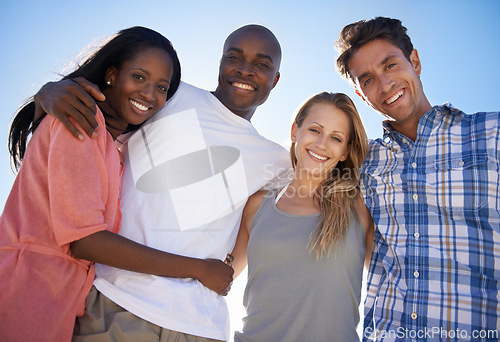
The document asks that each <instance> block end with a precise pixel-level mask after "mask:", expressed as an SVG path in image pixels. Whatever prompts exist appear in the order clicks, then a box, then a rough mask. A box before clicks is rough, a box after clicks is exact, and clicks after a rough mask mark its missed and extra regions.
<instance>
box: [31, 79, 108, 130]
mask: <svg viewBox="0 0 500 342" xmlns="http://www.w3.org/2000/svg"><path fill="white" fill-rule="evenodd" d="M34 100H35V105H36V110H35V119H38V118H40V117H42V116H44V115H45V114H50V115H52V116H54V117H56V118H57V119H58V120H59V121H61V123H62V124H63V125H64V126H65V127H66V128H67V129H68V130H69V131H70V132H71V134H73V136H74V137H75V138H77V139H80V140H83V135H82V133H81V132H80V131H79V130H78V128H76V126H75V125H74V124H73V123H72V122H71V121H70V120H69V118H70V117H71V118H73V119H74V120H75V121H76V122H78V124H79V125H80V126H81V127H82V129H83V130H84V131H85V133H86V134H87V135H88V136H89V137H91V138H94V137H95V129H96V128H97V126H98V125H97V121H96V120H95V113H96V102H95V101H96V100H97V101H104V100H105V97H104V95H103V94H102V93H101V91H100V90H99V87H97V86H96V85H95V84H93V83H91V82H89V81H87V80H86V79H84V78H82V77H77V78H75V79H73V80H72V79H64V80H61V81H58V82H49V83H47V84H45V85H44V86H43V87H42V88H41V89H40V90H39V91H38V93H37V94H36V95H35V96H34Z"/></svg>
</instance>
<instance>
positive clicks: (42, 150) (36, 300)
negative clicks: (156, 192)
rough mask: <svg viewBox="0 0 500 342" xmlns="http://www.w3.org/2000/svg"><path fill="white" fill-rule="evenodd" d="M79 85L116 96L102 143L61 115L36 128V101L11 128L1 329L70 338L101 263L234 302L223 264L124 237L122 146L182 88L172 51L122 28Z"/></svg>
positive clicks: (151, 34) (103, 116)
mask: <svg viewBox="0 0 500 342" xmlns="http://www.w3.org/2000/svg"><path fill="white" fill-rule="evenodd" d="M75 77H84V78H86V79H88V80H90V81H92V82H93V83H95V84H97V85H98V86H99V88H100V89H101V91H102V93H103V94H104V95H105V97H106V98H105V100H104V101H102V102H99V103H98V108H97V116H96V120H97V122H98V123H99V126H100V127H101V129H99V130H97V132H96V133H97V136H96V137H95V139H89V138H84V139H83V141H82V142H79V141H77V140H75V139H74V138H73V137H72V135H71V133H69V132H68V131H67V130H66V129H65V128H64V127H63V125H62V124H61V123H60V122H59V121H57V120H55V119H54V118H52V117H51V116H46V117H42V118H40V119H38V120H35V121H34V120H33V118H35V117H37V116H36V115H35V114H38V113H35V112H36V111H37V109H36V106H35V104H34V102H29V103H27V104H26V105H25V106H24V107H22V108H21V110H20V111H19V112H18V114H17V115H16V117H15V118H14V121H13V123H12V126H11V129H10V141H9V143H10V144H9V148H10V152H11V156H12V158H13V160H14V164H15V166H16V167H17V168H18V169H19V173H18V176H17V178H16V181H15V183H14V186H13V189H12V191H11V194H10V196H9V198H8V200H7V202H6V206H5V209H4V213H3V214H2V216H1V217H0V229H1V230H2V234H0V260H1V262H0V278H1V279H2V282H0V331H2V337H3V338H6V339H7V340H13V341H20V340H30V341H31V340H33V341H34V340H39V341H40V340H43V341H68V340H70V339H71V335H72V333H73V328H74V322H75V318H76V317H77V316H80V315H82V314H83V310H84V300H85V296H86V295H87V293H88V292H89V290H90V287H91V285H92V281H93V276H94V266H93V262H98V263H102V264H107V265H111V266H114V267H118V268H123V269H127V270H130V271H135V272H140V273H147V274H152V275H158V276H165V277H175V278H194V279H197V280H199V281H200V282H201V283H203V284H204V285H205V286H206V287H208V288H209V289H211V290H213V291H215V292H217V293H219V294H224V295H225V294H227V292H226V289H227V288H228V286H229V284H230V282H231V281H232V274H233V270H232V268H231V267H229V266H228V265H225V264H224V262H222V261H220V260H212V259H206V260H203V259H195V258H188V257H183V256H178V255H173V254H170V253H166V252H162V251H159V250H156V249H153V248H150V247H146V246H144V245H141V244H138V243H136V242H133V241H131V240H128V239H126V238H124V237H122V236H119V235H117V234H115V233H117V232H118V231H119V229H120V218H121V214H120V210H119V193H120V180H121V172H122V166H121V157H120V153H119V151H118V150H117V149H116V147H115V140H116V139H117V137H118V136H119V135H120V134H122V133H124V132H126V131H129V130H132V129H135V128H136V127H138V125H140V124H142V123H143V122H144V121H145V120H146V119H148V118H149V117H151V116H152V115H153V114H154V113H156V112H157V111H158V110H159V109H160V108H162V106H163V105H164V104H165V102H166V101H167V99H169V98H170V97H171V96H172V95H173V94H174V93H175V91H176V90H177V87H178V85H179V82H180V63H179V60H178V58H177V54H176V52H175V50H174V49H173V47H172V45H171V43H170V42H169V41H168V40H167V39H166V38H164V37H163V36H162V35H160V34H158V33H157V32H155V31H152V30H149V29H146V28H142V27H133V28H130V29H126V30H122V31H120V32H119V33H118V34H117V35H116V36H115V37H114V38H113V39H111V40H110V41H109V42H108V43H106V44H105V45H104V46H102V47H101V48H100V49H99V50H98V51H97V52H95V53H94V54H93V55H92V56H90V57H89V58H88V59H87V60H86V61H85V62H83V63H82V64H81V66H80V67H78V69H77V70H75V71H74V72H72V73H71V74H69V75H67V76H66V77H65V78H66V79H68V80H71V79H73V78H75ZM30 134H32V137H31V139H30V142H29V144H28V146H26V145H27V140H28V137H29V136H30ZM21 164H22V165H21ZM55 322H59V323H57V324H55Z"/></svg>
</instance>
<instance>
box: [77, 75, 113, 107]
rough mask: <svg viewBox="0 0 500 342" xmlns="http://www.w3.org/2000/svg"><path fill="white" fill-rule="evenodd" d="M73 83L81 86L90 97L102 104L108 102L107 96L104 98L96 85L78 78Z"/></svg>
mask: <svg viewBox="0 0 500 342" xmlns="http://www.w3.org/2000/svg"><path fill="white" fill-rule="evenodd" d="M73 81H75V82H77V83H78V84H79V85H80V87H82V88H83V90H85V91H86V92H87V93H88V94H89V95H90V96H92V97H93V98H94V99H96V100H97V101H101V102H102V101H104V100H106V96H104V94H103V93H102V92H101V90H100V89H99V87H98V86H97V85H95V84H94V83H91V82H89V81H87V80H86V79H85V78H83V77H76V78H74V79H73Z"/></svg>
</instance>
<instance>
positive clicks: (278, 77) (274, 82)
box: [271, 71, 280, 89]
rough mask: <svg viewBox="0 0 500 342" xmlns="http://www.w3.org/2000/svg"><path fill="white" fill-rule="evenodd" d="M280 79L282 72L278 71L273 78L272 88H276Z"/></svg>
mask: <svg viewBox="0 0 500 342" xmlns="http://www.w3.org/2000/svg"><path fill="white" fill-rule="evenodd" d="M279 80H280V72H279V71H278V72H277V73H276V76H274V80H273V87H272V88H271V89H274V87H276V84H278V81H279Z"/></svg>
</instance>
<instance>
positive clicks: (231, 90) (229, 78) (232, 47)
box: [213, 25, 281, 120]
mask: <svg viewBox="0 0 500 342" xmlns="http://www.w3.org/2000/svg"><path fill="white" fill-rule="evenodd" d="M280 63H281V49H280V47H279V43H278V42H277V41H276V38H275V37H274V36H273V35H272V34H271V33H269V32H267V31H265V30H263V29H262V28H260V27H254V26H251V25H250V26H245V27H243V28H241V29H239V30H236V31H235V32H233V33H232V34H231V35H230V36H229V37H228V38H227V39H226V42H225V44H224V48H223V55H222V58H221V61H220V66H219V83H218V86H217V89H216V90H215V91H214V93H213V94H214V95H215V97H217V99H219V101H221V102H222V104H224V106H226V107H227V108H228V109H229V110H231V111H232V112H233V113H234V114H236V115H238V116H240V117H242V118H244V119H246V120H250V119H251V118H252V116H253V114H254V112H255V110H256V108H257V107H258V106H259V105H261V104H263V103H264V102H265V101H266V100H267V98H268V96H269V93H270V92H271V90H272V89H273V88H274V87H275V86H276V84H277V83H278V80H279V77H280V74H279V67H280Z"/></svg>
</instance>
